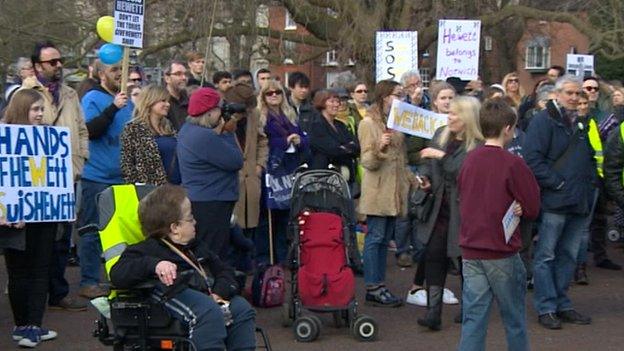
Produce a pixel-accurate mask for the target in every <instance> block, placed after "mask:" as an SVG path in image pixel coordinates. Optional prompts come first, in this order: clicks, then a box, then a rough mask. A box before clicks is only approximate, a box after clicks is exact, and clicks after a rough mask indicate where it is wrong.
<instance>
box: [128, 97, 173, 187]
mask: <svg viewBox="0 0 624 351" xmlns="http://www.w3.org/2000/svg"><path fill="white" fill-rule="evenodd" d="M169 107H170V104H169V93H168V92H167V89H165V88H163V87H161V86H157V85H150V86H148V87H146V88H145V89H143V90H142V91H141V93H140V94H139V97H138V101H137V105H136V107H135V109H134V113H133V119H132V120H131V121H130V122H129V123H128V124H127V125H126V126H125V127H124V130H123V132H122V133H121V172H122V174H123V177H124V180H125V182H126V183H130V184H134V183H145V184H153V185H162V184H165V183H167V182H169V183H172V184H180V170H179V168H178V162H177V157H176V155H175V153H176V145H177V139H176V136H175V131H174V129H173V127H172V126H171V123H170V122H169V120H168V119H167V113H168V112H169Z"/></svg>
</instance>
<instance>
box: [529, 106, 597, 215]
mask: <svg viewBox="0 0 624 351" xmlns="http://www.w3.org/2000/svg"><path fill="white" fill-rule="evenodd" d="M568 146H571V147H572V150H571V151H570V152H571V153H570V154H569V155H567V156H565V159H562V156H564V155H565V153H566V150H567V149H568ZM523 156H524V160H525V161H526V163H527V165H528V166H529V167H530V168H531V170H532V171H533V174H534V175H535V178H536V179H537V182H538V183H539V185H540V188H541V191H542V192H541V195H542V209H543V210H544V211H547V212H553V213H559V214H580V215H586V214H588V213H589V211H590V209H591V206H592V202H593V198H594V191H595V188H596V163H595V160H594V150H593V149H592V147H591V145H590V144H589V137H588V135H587V128H586V127H585V126H584V125H583V126H581V123H580V120H579V121H576V122H574V123H573V124H570V123H569V122H568V121H567V120H566V119H565V117H564V116H562V114H561V111H560V109H559V107H557V106H556V105H555V104H554V103H553V102H552V101H549V102H548V103H547V104H546V110H544V111H541V112H540V113H538V114H537V115H536V116H535V117H534V118H533V120H532V121H531V124H530V125H529V128H528V130H527V132H526V139H525V143H524V145H523ZM560 159H561V160H560Z"/></svg>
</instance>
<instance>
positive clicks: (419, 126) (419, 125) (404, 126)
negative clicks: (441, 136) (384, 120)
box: [388, 100, 448, 139]
mask: <svg viewBox="0 0 624 351" xmlns="http://www.w3.org/2000/svg"><path fill="white" fill-rule="evenodd" d="M447 121H448V117H447V115H443V114H440V113H435V112H431V111H429V110H425V109H423V108H420V107H418V106H414V105H412V104H408V103H406V102H402V101H399V100H394V102H393V103H392V108H391V109H390V114H389V115H388V128H390V129H393V130H398V131H399V132H403V133H406V134H410V135H414V136H418V137H421V138H425V139H431V138H433V134H434V133H435V131H436V130H437V129H438V128H440V127H442V126H445V125H446V123H447Z"/></svg>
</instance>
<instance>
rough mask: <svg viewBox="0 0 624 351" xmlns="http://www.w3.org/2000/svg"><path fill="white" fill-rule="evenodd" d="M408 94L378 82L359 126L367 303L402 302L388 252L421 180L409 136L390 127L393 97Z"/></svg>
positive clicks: (390, 304) (386, 304) (388, 82)
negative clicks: (391, 286) (410, 164)
mask: <svg viewBox="0 0 624 351" xmlns="http://www.w3.org/2000/svg"><path fill="white" fill-rule="evenodd" d="M402 99H403V90H402V89H401V86H400V85H399V83H397V82H394V81H391V80H382V81H380V82H379V83H377V85H376V86H375V99H374V104H373V105H372V106H371V107H370V109H369V110H368V112H367V113H366V116H365V117H364V119H363V120H362V121H361V122H360V125H359V127H358V137H359V141H360V148H361V154H360V163H361V164H362V167H363V168H364V173H363V177H362V194H361V196H360V203H359V208H358V212H359V213H362V214H365V215H366V222H367V224H368V233H367V235H366V239H365V241H364V253H363V255H362V256H363V259H364V282H365V284H366V304H370V305H375V306H382V307H397V306H400V305H401V304H402V300H401V299H400V298H398V297H396V296H395V295H394V294H392V293H391V292H390V291H389V290H388V288H386V285H385V277H386V256H387V253H388V240H390V238H391V237H392V234H393V232H394V227H395V222H396V218H397V216H405V215H406V213H407V208H406V204H407V193H408V190H409V184H410V180H415V179H414V177H413V174H412V173H411V172H410V171H409V170H408V168H407V155H406V153H405V145H404V139H405V137H404V135H403V134H402V133H399V132H394V131H392V130H389V129H388V128H387V127H386V125H387V116H388V113H389V112H390V108H391V107H392V103H393V101H395V100H402Z"/></svg>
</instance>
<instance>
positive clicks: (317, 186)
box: [282, 170, 377, 342]
mask: <svg viewBox="0 0 624 351" xmlns="http://www.w3.org/2000/svg"><path fill="white" fill-rule="evenodd" d="M292 189H293V190H292V199H291V207H290V220H289V224H288V228H289V233H288V234H289V236H291V239H292V244H291V248H290V255H289V263H290V268H291V284H290V285H291V293H290V294H289V295H288V296H287V297H286V299H285V300H286V301H285V302H284V305H283V306H282V322H283V325H284V326H285V327H287V326H290V325H293V330H294V333H295V338H296V339H297V341H300V342H311V341H313V340H315V339H316V338H317V337H318V336H319V333H320V329H321V321H320V319H319V317H318V316H316V315H314V314H311V315H303V310H304V309H306V310H308V311H311V312H317V313H332V314H333V319H334V323H335V325H336V327H342V326H348V327H349V328H350V330H351V332H352V334H353V336H354V337H355V338H356V339H358V340H361V341H372V340H374V339H375V338H376V336H377V324H376V322H375V320H374V319H373V318H372V317H369V316H366V315H364V314H359V315H358V311H357V307H358V304H357V301H356V299H355V279H354V276H353V271H352V269H351V265H352V263H353V262H354V260H353V258H354V257H356V256H355V253H354V250H356V249H357V248H356V247H355V245H354V243H355V239H354V228H355V211H354V208H353V202H352V200H351V196H350V192H349V187H348V185H347V182H346V181H345V180H344V178H343V177H342V175H341V174H340V173H338V172H336V171H333V170H310V171H304V172H303V173H299V174H298V175H297V176H296V177H295V179H294V183H293V187H292Z"/></svg>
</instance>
